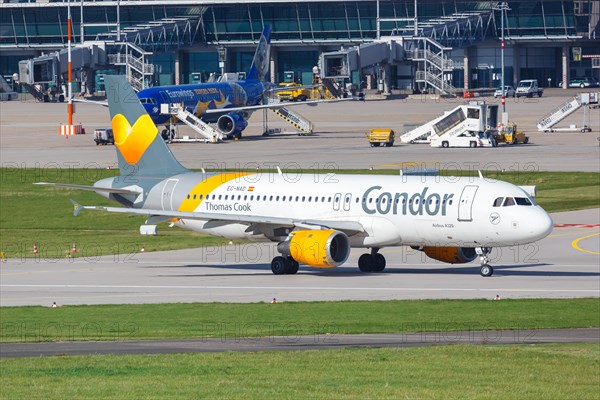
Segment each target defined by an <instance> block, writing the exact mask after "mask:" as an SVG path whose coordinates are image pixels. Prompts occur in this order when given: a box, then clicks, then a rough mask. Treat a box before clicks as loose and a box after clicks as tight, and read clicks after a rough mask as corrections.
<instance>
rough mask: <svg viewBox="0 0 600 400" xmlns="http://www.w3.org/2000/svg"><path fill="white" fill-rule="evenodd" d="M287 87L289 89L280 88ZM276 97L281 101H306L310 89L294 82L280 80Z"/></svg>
mask: <svg viewBox="0 0 600 400" xmlns="http://www.w3.org/2000/svg"><path fill="white" fill-rule="evenodd" d="M284 88H289V90H282V89H284ZM277 97H279V99H280V100H282V101H306V100H307V99H309V98H310V90H309V89H306V88H304V87H302V85H301V84H299V83H296V82H281V83H280V84H279V91H278V92H277Z"/></svg>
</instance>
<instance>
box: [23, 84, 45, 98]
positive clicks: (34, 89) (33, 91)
mask: <svg viewBox="0 0 600 400" xmlns="http://www.w3.org/2000/svg"><path fill="white" fill-rule="evenodd" d="M20 85H21V86H23V87H24V88H25V90H27V92H29V93H30V94H31V95H32V96H33V97H35V98H36V99H37V101H41V102H43V101H44V93H43V92H42V91H40V90H39V89H38V88H37V87H35V86H34V85H31V84H29V83H25V82H21V83H20Z"/></svg>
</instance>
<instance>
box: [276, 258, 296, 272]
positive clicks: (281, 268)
mask: <svg viewBox="0 0 600 400" xmlns="http://www.w3.org/2000/svg"><path fill="white" fill-rule="evenodd" d="M298 268H300V265H299V264H298V261H296V260H294V259H293V258H292V257H289V256H288V257H283V256H277V257H275V258H273V260H272V261H271V271H273V273H274V274H275V275H293V274H295V273H296V272H298Z"/></svg>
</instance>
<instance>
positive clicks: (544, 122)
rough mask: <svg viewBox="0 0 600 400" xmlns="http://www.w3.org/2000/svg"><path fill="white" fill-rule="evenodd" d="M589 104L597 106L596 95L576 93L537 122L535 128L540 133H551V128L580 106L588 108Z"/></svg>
mask: <svg viewBox="0 0 600 400" xmlns="http://www.w3.org/2000/svg"><path fill="white" fill-rule="evenodd" d="M590 104H598V93H578V94H577V95H576V96H575V97H573V98H572V99H569V100H568V101H566V102H565V103H563V104H561V105H560V106H559V107H557V108H556V109H554V110H553V111H552V112H551V113H549V114H548V115H546V116H545V117H544V118H542V119H540V120H539V121H538V122H537V128H538V131H540V132H542V131H543V132H548V131H552V128H553V127H554V126H555V125H556V124H558V123H559V122H560V121H562V120H563V119H565V118H567V117H568V116H569V115H571V114H573V113H574V112H575V111H577V110H578V109H579V108H581V107H582V106H586V107H589V105H590Z"/></svg>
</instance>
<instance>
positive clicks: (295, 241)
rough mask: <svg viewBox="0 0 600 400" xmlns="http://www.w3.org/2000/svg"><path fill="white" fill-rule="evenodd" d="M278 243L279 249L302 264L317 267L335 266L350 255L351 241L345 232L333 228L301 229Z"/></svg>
mask: <svg viewBox="0 0 600 400" xmlns="http://www.w3.org/2000/svg"><path fill="white" fill-rule="evenodd" d="M290 235H291V238H290V239H289V240H286V241H285V242H281V243H279V244H278V245H277V250H278V251H279V252H280V253H281V254H283V255H285V256H291V257H292V258H293V259H294V260H296V261H298V262H299V263H302V264H307V265H310V266H312V267H317V268H334V267H337V266H338V265H340V264H343V263H344V262H345V261H346V260H347V259H348V256H349V255H350V241H349V240H348V236H346V234H344V233H343V232H340V231H336V230H333V229H327V230H301V231H295V232H292V233H291V234H290Z"/></svg>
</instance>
